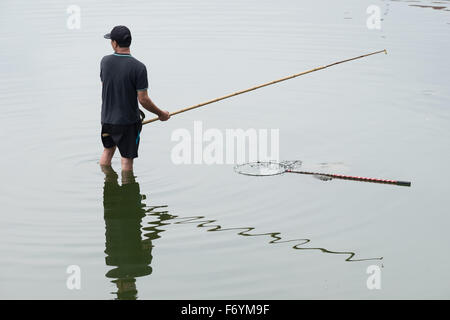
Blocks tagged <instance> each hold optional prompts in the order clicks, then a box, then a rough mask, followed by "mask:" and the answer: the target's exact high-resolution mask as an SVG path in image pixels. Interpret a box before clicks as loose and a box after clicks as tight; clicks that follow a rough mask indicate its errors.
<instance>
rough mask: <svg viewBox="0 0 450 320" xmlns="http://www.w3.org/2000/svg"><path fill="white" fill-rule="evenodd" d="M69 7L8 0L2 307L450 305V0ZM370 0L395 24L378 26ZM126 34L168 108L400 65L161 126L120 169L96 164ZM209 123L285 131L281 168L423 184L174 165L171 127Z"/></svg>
mask: <svg viewBox="0 0 450 320" xmlns="http://www.w3.org/2000/svg"><path fill="white" fill-rule="evenodd" d="M68 4H69V3H68V2H67V3H66V2H64V1H23V0H22V1H17V0H14V1H12V0H3V1H1V4H0V37H1V39H2V45H1V47H0V70H1V77H0V107H1V111H2V112H1V118H0V119H1V120H0V121H1V126H0V127H1V130H0V137H1V141H2V157H1V164H2V169H3V170H2V183H1V184H0V201H1V215H0V217H1V223H0V234H1V241H0V252H1V264H0V270H1V272H0V297H1V298H6V299H10V298H27V299H28V298H40V299H49V298H61V299H91V298H98V299H117V298H119V299H129V298H139V299H183V298H189V299H190V298H194V299H197V298H198V299H201V298H203V299H205V298H208V299H229V298H237V299H241V298H242V299H250V298H256V299H258V298H263V299H300V298H338V299H340V298H344V299H346V298H368V299H386V298H449V297H450V288H449V283H450V275H449V273H448V267H449V265H450V254H449V250H448V249H449V245H450V235H449V233H448V226H449V224H450V218H449V215H448V210H449V209H448V208H449V207H450V199H449V197H448V194H449V187H448V181H449V178H450V169H449V165H448V163H449V161H450V150H449V148H448V143H449V141H450V131H449V127H450V110H449V101H450V77H449V71H450V60H449V59H448V57H449V56H450V42H449V38H448V35H449V32H450V12H449V10H450V1H443V0H441V1H439V2H437V1H424V0H423V1H380V0H375V1H361V0H358V1H357V0H342V1H333V0H326V1H320V2H317V1H302V2H299V1H294V0H281V1H256V0H251V1H249V0H245V1H241V0H240V1H235V0H232V1H215V0H214V1H206V0H196V1H178V0H176V1H170V2H168V1H163V0H155V1H128V2H127V5H126V6H124V5H123V4H122V3H121V2H117V1H95V2H94V1H86V0H79V1H77V2H76V4H77V5H79V6H80V8H81V29H79V30H70V29H68V28H67V27H66V20H67V17H68V14H67V13H66V9H67V6H68ZM372 4H374V5H377V6H379V8H380V10H381V15H382V19H383V20H382V22H381V29H380V30H369V29H368V28H367V27H366V20H367V18H368V14H367V13H366V9H367V7H368V6H369V5H372ZM117 24H125V25H128V26H129V27H130V29H131V30H132V32H133V39H134V40H133V41H134V42H133V45H132V54H133V55H134V56H135V57H137V58H138V59H140V60H142V61H143V62H144V63H145V64H146V65H147V68H148V70H149V81H150V95H151V97H152V98H153V99H154V101H155V102H156V103H157V104H159V105H160V106H161V107H163V108H166V109H168V110H171V111H174V110H177V109H180V108H182V107H185V106H189V105H192V104H196V103H200V102H202V101H205V100H208V99H212V98H215V97H217V96H221V95H224V94H227V93H230V92H233V91H236V90H240V89H244V88H247V87H250V86H253V85H256V84H259V83H263V82H266V81H271V80H274V79H277V78H281V77H283V76H287V75H289V74H293V73H297V72H301V71H304V70H307V69H311V68H314V67H317V66H320V65H324V64H328V63H331V62H334V61H338V60H342V59H346V58H350V57H353V56H357V55H360V54H364V53H368V52H371V51H376V50H380V49H384V48H386V49H387V50H388V52H389V54H388V55H376V56H372V57H369V58H366V59H363V60H358V61H354V62H350V63H347V64H343V65H340V66H336V67H333V68H330V69H328V70H326V71H320V72H316V73H313V74H310V75H307V76H305V77H301V78H298V79H295V80H290V81H288V82H285V83H283V84H279V85H275V86H272V87H268V88H265V89H261V90H258V91H255V92H252V93H249V94H247V95H243V96H240V97H236V98H232V99H229V100H225V101H222V102H219V103H217V104H215V105H211V106H209V107H206V108H204V109H202V110H196V111H192V112H189V113H185V114H183V115H178V116H176V117H173V118H172V119H171V120H170V121H169V122H167V123H154V124H151V125H148V126H145V127H144V131H143V133H142V140H141V148H140V157H139V159H138V160H137V161H136V163H135V171H134V175H135V177H130V176H125V177H122V176H121V172H120V160H119V158H118V157H116V158H115V159H114V161H113V168H114V170H115V172H114V171H105V172H103V171H102V170H101V169H100V167H99V165H98V159H99V156H100V152H101V142H100V135H99V134H100V103H101V101H100V99H101V96H100V92H101V84H100V79H99V61H100V59H101V57H102V56H104V55H106V54H109V53H110V52H111V48H110V45H109V43H108V41H106V40H104V39H103V38H102V36H103V34H104V33H106V32H108V31H109V30H110V29H111V27H112V26H114V25H117ZM197 120H201V121H203V126H204V128H205V129H207V128H218V129H220V130H225V129H228V128H231V129H237V128H242V129H248V128H258V129H259V128H263V129H272V128H274V129H279V130H280V157H281V158H282V159H286V160H293V159H301V160H303V162H304V168H305V169H314V170H322V171H328V172H335V173H343V174H351V175H364V176H373V177H380V178H393V179H399V180H411V181H412V182H413V185H412V187H411V188H401V187H395V186H388V185H378V184H365V183H357V182H349V181H338V180H333V181H329V182H323V181H320V180H318V179H314V178H311V177H307V176H297V175H288V174H286V175H280V176H275V177H268V178H252V177H246V176H241V175H237V174H235V173H234V171H233V166H232V165H210V166H208V165H175V164H173V162H172V161H171V150H172V148H173V147H174V145H175V142H172V141H171V134H172V132H173V131H174V130H176V129H178V128H185V129H188V130H189V131H191V132H192V131H193V124H194V121H197ZM71 265H77V266H79V267H80V269H81V289H80V290H69V289H67V287H66V280H67V277H68V274H67V273H66V269H67V267H68V266H71ZM371 265H376V266H379V267H380V268H381V285H382V287H381V289H380V290H368V289H367V286H366V280H367V277H368V274H367V273H366V270H367V267H369V266H371Z"/></svg>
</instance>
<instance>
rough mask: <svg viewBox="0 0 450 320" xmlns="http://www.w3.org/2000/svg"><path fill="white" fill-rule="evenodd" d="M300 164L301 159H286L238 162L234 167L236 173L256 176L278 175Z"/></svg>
mask: <svg viewBox="0 0 450 320" xmlns="http://www.w3.org/2000/svg"><path fill="white" fill-rule="evenodd" d="M300 165H301V161H299V160H296V161H284V162H276V161H255V162H248V163H243V164H238V165H236V166H235V167H234V171H235V172H236V173H239V174H243V175H246V176H256V177H264V176H276V175H279V174H283V173H285V172H286V171H288V170H292V169H293V168H295V167H299V166H300Z"/></svg>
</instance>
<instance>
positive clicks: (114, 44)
mask: <svg viewBox="0 0 450 320" xmlns="http://www.w3.org/2000/svg"><path fill="white" fill-rule="evenodd" d="M111 46H112V48H113V49H114V50H116V48H117V41H116V40H111Z"/></svg>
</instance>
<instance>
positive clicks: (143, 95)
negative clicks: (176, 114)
mask: <svg viewBox="0 0 450 320" xmlns="http://www.w3.org/2000/svg"><path fill="white" fill-rule="evenodd" d="M138 100H139V103H140V104H141V105H142V106H143V107H144V108H145V109H146V110H148V111H150V112H152V113H154V114H156V115H157V116H158V118H159V120H161V121H166V120H169V118H170V113H169V111H163V110H161V109H160V108H158V107H157V106H156V105H155V104H154V103H153V101H152V100H151V99H150V97H149V96H148V93H147V90H139V91H138Z"/></svg>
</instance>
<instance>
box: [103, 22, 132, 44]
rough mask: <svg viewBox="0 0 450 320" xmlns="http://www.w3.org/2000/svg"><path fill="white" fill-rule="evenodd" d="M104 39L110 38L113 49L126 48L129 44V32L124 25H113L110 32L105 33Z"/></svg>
mask: <svg viewBox="0 0 450 320" xmlns="http://www.w3.org/2000/svg"><path fill="white" fill-rule="evenodd" d="M104 37H105V39H111V45H112V47H113V49H114V50H116V49H117V47H120V48H128V47H129V46H130V44H131V32H130V29H128V28H127V27H125V26H115V27H114V28H113V29H112V30H111V32H110V33H107V34H105V36H104Z"/></svg>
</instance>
